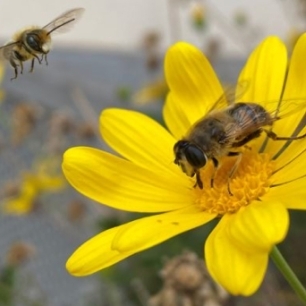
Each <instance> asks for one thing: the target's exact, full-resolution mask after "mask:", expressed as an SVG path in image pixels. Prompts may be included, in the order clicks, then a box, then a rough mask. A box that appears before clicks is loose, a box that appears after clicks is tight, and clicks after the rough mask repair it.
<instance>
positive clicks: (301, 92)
mask: <svg viewBox="0 0 306 306" xmlns="http://www.w3.org/2000/svg"><path fill="white" fill-rule="evenodd" d="M305 53H306V34H304V35H301V37H300V38H299V40H298V42H297V43H296V45H295V47H294V50H293V53H292V56H291V61H290V65H289V71H288V76H287V82H286V87H285V91H284V96H283V100H284V102H282V106H281V108H280V114H281V113H282V109H283V108H285V109H286V108H288V107H290V106H291V107H292V108H296V111H293V113H292V114H291V115H290V116H288V117H286V118H284V119H281V120H279V121H277V122H275V124H274V125H273V131H274V132H275V133H276V134H277V135H279V136H283V137H289V136H291V135H292V134H293V133H294V132H295V130H296V128H297V127H298V125H299V123H300V122H301V120H302V119H303V117H304V114H305V108H306V102H305V101H306V86H305V83H306V71H305V69H304V67H305V65H306V58H305ZM305 132H306V128H305V122H303V123H302V128H301V127H300V134H304V133H305ZM295 143H297V144H296V148H297V150H298V151H301V150H299V145H300V146H301V147H302V148H304V147H305V145H302V144H301V141H295ZM304 143H305V142H304ZM284 144H286V142H285V141H277V142H275V141H274V142H273V141H269V143H268V146H267V150H271V151H272V150H273V152H278V151H279V150H282V147H283V145H284ZM292 148H293V147H292ZM278 155H280V154H279V153H278ZM279 159H280V160H282V159H283V157H282V154H281V155H280V157H279Z"/></svg>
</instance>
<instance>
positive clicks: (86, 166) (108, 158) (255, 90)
mask: <svg viewBox="0 0 306 306" xmlns="http://www.w3.org/2000/svg"><path fill="white" fill-rule="evenodd" d="M305 54H306V35H303V36H302V37H301V38H300V40H299V41H298V43H297V45H296V47H295V50H294V52H293V54H292V58H291V61H290V63H289V65H288V63H287V53H286V48H285V46H284V44H283V43H282V42H281V41H280V40H279V39H278V38H276V37H269V38H267V39H266V40H265V41H264V42H263V43H261V44H260V45H259V46H258V47H257V48H256V49H255V51H254V52H253V53H252V54H251V56H250V57H249V59H248V61H247V63H246V65H245V67H244V68H243V70H242V72H241V74H240V76H239V80H238V84H239V83H240V84H241V83H242V82H243V81H245V80H248V83H249V84H248V87H247V90H246V91H245V92H244V93H243V94H242V95H240V97H239V99H238V100H239V101H246V102H250V101H253V102H257V103H258V104H261V105H263V106H265V105H267V101H270V102H269V103H270V106H271V103H272V102H271V101H278V100H279V99H280V98H281V97H282V98H283V99H284V100H288V99H293V98H294V99H295V100H296V99H297V98H300V99H301V98H305V97H306V86H305V82H306V69H305V67H306V57H305ZM288 67H289V68H288ZM165 73H166V80H167V82H168V85H169V88H170V93H169V94H168V96H167V101H166V104H165V106H164V118H165V121H166V123H167V126H168V128H169V130H170V132H171V133H170V132H168V131H167V130H165V129H164V128H163V127H161V126H160V125H159V124H158V123H156V122H155V121H153V120H152V119H150V118H148V117H147V116H145V115H143V114H140V113H137V112H134V111H129V110H119V109H108V110H105V111H104V112H103V113H102V115H101V117H100V129H101V134H102V136H103V138H104V140H105V141H106V142H107V143H108V144H109V145H110V147H111V148H112V149H114V150H115V151H116V152H118V153H119V154H120V155H121V156H122V157H118V156H115V155H113V154H109V153H107V152H104V151H101V150H99V149H94V148H88V147H76V148H71V149H69V150H67V151H66V153H65V154H64V161H63V171H64V174H65V176H66V178H67V179H68V181H69V182H70V183H71V185H72V186H74V188H75V189H77V190H78V191H79V192H81V193H82V194H84V195H86V196H87V197H89V198H91V199H93V200H95V201H97V202H100V203H103V204H106V205H108V206H110V207H113V208H116V209H121V210H126V211H133V212H147V213H158V212H162V213H161V214H155V215H153V216H149V217H146V218H141V219H138V220H135V221H133V222H130V223H127V224H124V225H121V226H117V227H115V228H111V229H109V230H106V231H104V232H102V233H100V234H98V235H97V236H95V237H93V238H91V239H90V240H88V241H87V242H85V243H84V244H83V245H82V246H80V247H79V248H78V249H77V250H76V251H75V252H74V254H73V255H72V256H71V257H70V258H69V260H68V262H67V269H68V271H69V272H70V273H71V274H73V275H76V276H83V275H88V274H91V273H94V272H96V271H98V270H101V269H104V268H106V267H109V266H111V265H113V264H115V263H117V262H118V261H121V260H123V259H125V258H127V257H129V256H131V255H133V254H135V253H138V252H140V251H142V250H145V249H147V248H150V247H152V246H154V245H156V244H159V243H161V242H163V241H165V240H167V239H169V238H171V237H173V236H176V235H178V234H180V233H182V232H185V231H188V230H190V229H193V228H195V227H198V226H201V225H203V224H206V223H207V222H209V221H210V220H212V219H214V218H220V219H219V223H218V224H217V226H216V227H215V228H214V230H213V231H212V232H211V234H210V235H209V237H208V239H207V241H206V242H205V248H204V251H205V259H206V263H207V267H208V270H209V272H210V273H211V275H212V277H213V278H214V279H215V280H216V281H217V282H218V283H219V284H221V285H222V286H223V287H224V288H226V289H227V290H228V291H229V292H231V293H232V294H234V295H239V294H240V295H246V296H247V295H251V294H252V293H254V292H255V291H256V290H257V289H258V287H259V286H260V284H261V282H262V280H263V277H264V274H265V271H266V268H267V264H268V257H269V252H270V251H271V248H272V247H273V246H274V245H275V244H277V243H279V242H281V241H283V239H284V238H285V236H286V234H287V230H288V226H289V216H288V211H287V209H306V188H305V184H306V170H305V169H306V156H305V153H304V152H305V150H306V140H305V139H303V140H297V141H292V142H284V141H273V140H270V139H268V140H267V139H266V138H265V135H262V136H261V137H259V138H257V139H255V140H254V141H252V142H250V143H248V147H249V148H248V149H246V150H245V152H244V153H243V158H242V161H241V163H240V164H239V167H238V170H237V171H236V172H235V175H234V177H233V178H232V179H231V182H230V187H231V191H232V193H233V196H231V195H230V194H229V192H228V190H227V178H228V174H229V171H230V169H231V167H232V165H233V163H234V161H235V159H236V158H235V157H225V158H223V159H222V165H221V167H220V168H219V170H218V172H217V174H216V177H215V184H214V187H213V188H211V187H210V178H211V173H212V169H213V167H212V165H210V164H209V165H207V166H205V167H204V168H203V169H201V173H200V175H201V178H202V180H203V182H204V188H203V189H199V188H198V187H195V188H194V184H195V179H194V178H190V177H188V176H186V175H185V174H184V173H182V171H181V170H180V169H179V167H177V166H176V165H175V164H174V162H173V160H174V156H173V146H174V144H175V143H176V141H177V140H178V139H181V138H182V136H183V135H185V134H186V131H187V130H188V129H189V128H190V126H192V124H193V123H195V122H196V121H197V120H198V119H199V118H201V117H202V116H203V115H204V114H206V113H207V112H208V110H209V109H210V107H212V105H214V103H215V101H217V99H218V98H219V97H220V96H221V95H222V94H223V89H222V87H221V85H220V83H219V81H218V79H217V76H216V75H215V73H214V71H213V69H212V68H211V66H210V64H209V62H208V60H207V59H206V58H205V56H204V55H203V54H202V53H201V52H200V51H199V50H198V49H196V48H195V47H193V46H191V45H189V44H187V43H182V42H181V43H177V44H175V45H174V46H173V47H171V48H170V49H169V50H168V52H167V54H166V59H165ZM275 104H277V103H276V102H275ZM287 105H288V104H287ZM275 107H276V106H275ZM304 113H305V111H304V109H302V111H299V112H293V114H292V115H291V116H287V117H286V118H284V119H282V120H279V121H277V122H276V123H275V125H274V126H273V131H274V132H275V133H276V134H278V135H280V136H290V135H292V134H302V133H303V132H305V128H304V127H305V124H302V121H301V120H302V118H303V117H304ZM263 134H264V133H263Z"/></svg>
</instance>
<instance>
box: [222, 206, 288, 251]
mask: <svg viewBox="0 0 306 306" xmlns="http://www.w3.org/2000/svg"><path fill="white" fill-rule="evenodd" d="M288 227H289V215H288V211H287V209H286V208H285V206H284V205H283V204H282V203H281V202H279V201H270V202H268V201H262V202H252V203H251V204H250V205H249V206H247V207H245V208H241V209H240V210H239V211H238V212H237V213H236V214H234V216H233V218H232V221H231V222H230V224H229V225H228V235H229V236H230V237H231V238H232V240H233V241H235V243H236V244H237V245H239V246H240V248H244V249H245V250H246V251H248V250H254V252H258V251H262V252H269V251H270V250H271V248H272V246H273V245H275V244H277V243H279V242H281V241H282V240H283V239H284V238H285V236H286V234H287V231H288Z"/></svg>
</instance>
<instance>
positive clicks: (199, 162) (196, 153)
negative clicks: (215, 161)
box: [185, 145, 207, 168]
mask: <svg viewBox="0 0 306 306" xmlns="http://www.w3.org/2000/svg"><path fill="white" fill-rule="evenodd" d="M185 156H186V159H187V161H188V162H189V164H190V165H192V166H193V167H194V168H202V167H204V166H205V164H206V161H207V157H206V156H205V154H204V153H203V152H202V151H201V150H200V149H199V148H198V147H196V146H194V145H189V146H188V147H187V148H186V150H185Z"/></svg>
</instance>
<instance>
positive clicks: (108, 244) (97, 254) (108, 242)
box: [66, 224, 137, 276]
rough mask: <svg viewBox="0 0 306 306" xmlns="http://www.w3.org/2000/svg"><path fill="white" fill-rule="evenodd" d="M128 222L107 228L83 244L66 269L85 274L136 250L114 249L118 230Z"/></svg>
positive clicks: (119, 259)
mask: <svg viewBox="0 0 306 306" xmlns="http://www.w3.org/2000/svg"><path fill="white" fill-rule="evenodd" d="M127 225H128V224H125V225H121V226H118V227H114V228H112V229H109V230H106V231H104V232H102V233H101V234H99V235H96V236H94V237H93V238H91V239H89V240H88V241H86V242H85V243H84V244H82V245H81V246H80V247H79V248H78V249H77V250H76V251H75V252H74V253H73V254H72V255H71V256H70V258H69V259H68V261H67V263H66V269H67V270H68V271H69V273H71V274H73V275H75V276H85V275H88V274H92V273H95V272H97V271H99V270H101V269H104V268H107V267H109V266H111V265H113V264H115V263H117V262H118V261H121V260H123V259H125V258H127V257H129V256H131V255H132V254H134V253H136V252H137V250H135V251H134V252H129V253H120V252H118V251H116V250H113V249H112V242H113V239H114V237H115V235H116V234H117V232H118V230H120V229H121V228H124V227H126V226H127Z"/></svg>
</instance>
